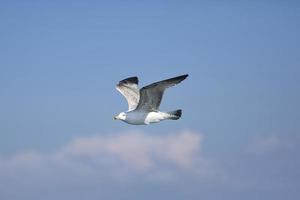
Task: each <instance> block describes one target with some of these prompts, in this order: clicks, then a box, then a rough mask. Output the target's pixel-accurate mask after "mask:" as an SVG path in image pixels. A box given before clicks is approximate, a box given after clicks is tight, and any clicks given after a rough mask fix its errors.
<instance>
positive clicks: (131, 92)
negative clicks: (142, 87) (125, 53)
mask: <svg viewBox="0 0 300 200" xmlns="http://www.w3.org/2000/svg"><path fill="white" fill-rule="evenodd" d="M138 83H139V80H138V78H137V77H130V78H126V79H124V80H122V81H120V82H119V83H118V85H117V86H116V89H117V90H118V91H119V92H120V93H121V94H122V95H123V96H124V97H125V99H126V100H127V103H128V110H134V109H135V108H136V107H137V105H138V102H139V99H140V93H139V88H138Z"/></svg>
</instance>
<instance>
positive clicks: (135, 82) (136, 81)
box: [119, 76, 139, 85]
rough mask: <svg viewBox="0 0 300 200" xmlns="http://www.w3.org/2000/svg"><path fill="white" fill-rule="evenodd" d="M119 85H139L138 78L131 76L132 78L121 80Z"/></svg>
mask: <svg viewBox="0 0 300 200" xmlns="http://www.w3.org/2000/svg"><path fill="white" fill-rule="evenodd" d="M121 83H125V84H126V83H127V84H137V85H138V84H139V79H138V77H136V76H133V77H129V78H126V79H124V80H121V81H120V82H119V84H121Z"/></svg>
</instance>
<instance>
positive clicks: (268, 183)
mask: <svg viewBox="0 0 300 200" xmlns="http://www.w3.org/2000/svg"><path fill="white" fill-rule="evenodd" d="M283 141H284V140H283V139H282V138H280V137H278V136H272V135H271V136H268V137H260V138H257V139H254V140H253V141H250V142H249V145H248V146H245V149H244V151H241V152H239V153H237V152H236V153H232V154H230V155H227V154H220V157H217V158H214V159H212V158H208V157H206V156H205V155H203V153H202V143H203V136H202V134H200V133H197V132H194V131H181V132H177V133H170V134H164V135H162V134H159V135H157V134H149V133H143V132H127V133H114V134H110V135H100V134H99V135H94V136H90V137H81V138H75V139H74V140H72V141H71V142H70V143H68V144H66V145H64V146H62V147H61V148H59V149H57V150H56V151H54V152H51V153H42V152H38V151H26V152H20V153H17V154H14V155H10V156H4V155H2V156H0V199H1V200H21V199H22V200H27V199H28V200H29V199H30V200H32V199H43V200H48V199H49V200H50V199H57V200H62V199H64V200H65V199H72V200H77V199H78V200H79V199H90V200H94V199H95V200H96V199H186V198H187V197H190V198H188V199H199V197H204V198H205V199H220V198H224V199H232V197H233V194H234V195H235V196H234V197H235V198H233V199H253V198H255V197H262V196H264V197H266V198H267V199H276V198H277V199H279V198H281V197H283V196H282V194H290V196H291V197H295V196H296V195H297V194H298V191H299V190H298V189H299V188H298V187H297V185H299V184H298V183H299V181H298V180H299V179H298V178H299V174H298V173H297V172H298V169H299V167H300V162H299V161H298V159H296V157H297V156H298V155H299V148H298V146H299V145H298V142H299V140H293V142H292V143H291V142H289V141H288V140H285V141H284V142H283ZM273 188H276V189H273ZM266 191H270V192H266ZM236 192H239V193H236ZM244 194H249V195H247V197H245V195H244ZM280 195H281V196H280ZM192 197H194V198H192Z"/></svg>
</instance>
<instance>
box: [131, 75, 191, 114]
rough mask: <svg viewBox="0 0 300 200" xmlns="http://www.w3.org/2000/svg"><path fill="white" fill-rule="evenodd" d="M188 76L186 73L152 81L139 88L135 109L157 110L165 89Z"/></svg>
mask: <svg viewBox="0 0 300 200" xmlns="http://www.w3.org/2000/svg"><path fill="white" fill-rule="evenodd" d="M186 77H188V74H185V75H182V76H177V77H174V78H170V79H167V80H163V81H159V82H156V83H152V84H150V85H147V86H145V87H143V88H142V89H141V90H140V100H139V104H138V106H137V108H136V109H137V110H138V109H140V110H146V111H154V110H158V108H159V106H160V102H161V99H162V97H163V94H164V91H165V89H167V88H169V87H172V86H174V85H176V84H178V83H180V82H181V81H183V80H184V79H186Z"/></svg>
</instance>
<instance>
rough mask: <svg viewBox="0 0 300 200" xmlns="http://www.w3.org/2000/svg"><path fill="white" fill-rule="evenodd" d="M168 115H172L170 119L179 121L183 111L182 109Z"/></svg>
mask: <svg viewBox="0 0 300 200" xmlns="http://www.w3.org/2000/svg"><path fill="white" fill-rule="evenodd" d="M168 114H169V115H170V118H169V119H172V120H177V119H179V118H180V117H181V114H182V110H181V109H179V110H174V111H171V112H168Z"/></svg>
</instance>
